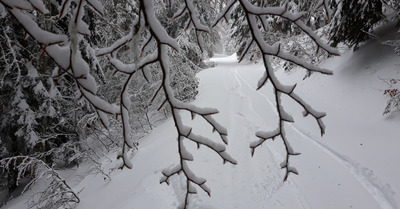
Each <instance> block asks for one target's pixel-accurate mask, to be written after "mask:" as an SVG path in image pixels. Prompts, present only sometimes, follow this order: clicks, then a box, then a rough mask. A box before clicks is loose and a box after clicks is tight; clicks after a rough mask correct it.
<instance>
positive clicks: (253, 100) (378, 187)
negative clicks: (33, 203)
mask: <svg viewBox="0 0 400 209" xmlns="http://www.w3.org/2000/svg"><path fill="white" fill-rule="evenodd" d="M377 47H380V46H377V45H373V44H371V45H367V46H365V47H363V48H361V49H360V50H359V51H357V52H356V53H353V52H351V51H347V52H345V53H344V54H343V55H342V56H341V57H335V58H331V59H329V60H327V61H325V62H324V63H323V64H322V66H323V67H326V68H329V69H331V70H333V71H334V75H333V76H323V75H318V74H313V75H312V76H311V77H310V78H308V79H306V80H304V81H303V80H302V78H303V77H304V74H305V72H304V71H303V70H301V69H298V70H295V71H293V72H291V73H289V74H287V73H284V72H279V73H278V74H279V77H280V78H282V81H283V82H284V83H295V82H298V83H299V85H298V87H297V88H296V93H298V94H299V95H301V96H302V97H303V98H304V100H306V101H307V102H308V103H309V104H311V105H312V106H313V107H314V108H315V109H317V110H320V111H325V112H326V113H327V116H326V117H325V118H324V122H325V124H326V126H327V129H326V135H325V136H324V137H322V138H321V137H320V136H319V130H318V126H317V124H316V122H315V120H312V119H311V118H307V117H306V118H303V117H302V116H301V108H300V107H298V106H297V105H296V104H294V103H293V102H290V101H289V100H287V101H286V100H285V105H287V111H288V112H290V113H292V114H293V115H294V116H295V119H296V121H297V122H296V123H295V124H287V125H286V126H285V127H286V130H287V131H286V132H287V135H288V138H289V140H290V142H291V145H292V147H293V148H294V150H295V151H296V152H301V153H302V154H301V155H300V156H296V157H293V158H291V159H292V165H293V166H295V167H296V168H297V170H298V171H299V173H300V175H299V176H296V175H290V176H289V179H288V181H287V182H282V180H283V175H284V173H283V171H282V170H281V169H280V167H279V164H280V162H281V161H282V160H283V155H282V154H281V153H283V152H282V149H283V146H282V144H281V142H280V141H279V140H275V141H269V142H267V143H265V144H264V145H263V146H262V147H261V148H258V149H257V150H256V152H255V155H254V157H251V154H250V149H249V144H250V142H252V141H255V140H257V138H256V137H255V132H256V131H268V130H271V129H274V128H275V127H276V125H277V121H276V120H277V116H276V113H275V112H274V111H272V110H273V108H271V107H272V106H271V105H273V104H274V101H273V96H272V94H271V92H270V89H269V88H268V85H267V86H266V87H264V88H263V89H261V90H259V91H255V87H256V84H257V81H258V79H259V78H260V76H261V75H262V73H263V67H262V65H260V64H249V63H245V64H237V63H236V57H234V56H230V57H216V58H214V59H213V61H214V62H216V63H217V66H216V67H215V68H211V69H208V70H204V71H202V72H200V73H199V74H198V77H199V79H200V86H199V95H198V96H197V99H196V101H194V104H196V105H198V106H201V107H215V108H217V109H219V110H220V113H219V114H218V115H216V117H215V118H216V120H217V121H218V122H220V123H221V124H222V125H224V126H225V127H226V128H227V129H228V134H229V135H228V139H229V145H228V148H227V149H228V152H229V153H230V154H231V155H232V156H233V157H234V158H235V159H236V160H237V161H238V165H236V166H234V165H230V164H225V165H224V164H222V162H221V160H220V158H219V157H218V156H217V155H216V154H215V153H213V152H211V151H209V150H207V149H205V148H200V149H199V150H198V149H197V148H196V145H195V144H190V143H188V147H189V150H191V151H192V153H193V155H194V158H195V160H194V162H192V163H191V164H190V166H191V168H192V170H193V171H195V172H196V174H197V175H198V176H200V177H204V178H206V179H207V185H208V187H210V188H211V197H208V196H207V194H205V193H204V192H202V191H201V190H200V189H198V195H193V196H191V198H192V199H191V204H190V205H191V208H196V209H202V208H208V209H213V208H215V209H233V208H237V209H247V208H252V209H257V208H259V209H261V208H273V209H280V208H282V209H284V208H285V209H297V208H315V209H321V208H324V209H329V208H332V209H342V208H359V209H377V208H382V209H396V208H399V207H400V179H399V176H400V168H399V167H398V165H399V163H398V161H399V160H400V152H399V151H398V149H399V148H400V128H399V127H400V126H399V124H400V114H398V113H397V114H396V113H394V114H391V115H390V116H383V115H382V112H383V109H384V107H385V104H386V103H385V98H384V96H383V92H382V90H383V89H385V88H387V85H386V84H385V83H384V82H383V81H382V80H380V79H379V77H381V78H391V77H396V76H397V78H400V65H399V64H400V59H399V58H398V57H395V56H394V55H392V54H391V53H390V52H389V51H388V49H386V48H382V52H385V53H388V54H385V56H382V57H378V58H376V56H377V54H376V50H377ZM389 50H390V49H389ZM379 54H383V53H379ZM372 58H376V59H375V60H372ZM378 76H379V77H378ZM185 118H187V119H186V121H187V123H189V124H191V125H193V126H194V130H193V131H194V132H195V133H200V132H201V133H202V134H206V135H208V136H209V137H211V138H213V139H215V140H218V137H216V136H215V135H213V134H212V132H211V127H209V126H207V124H205V123H204V122H201V121H200V120H196V119H195V120H194V121H190V116H189V115H185ZM111 157H112V158H113V157H115V156H111ZM113 159H115V158H113ZM177 161H178V154H177V147H176V133H175V129H174V128H173V122H172V121H171V120H167V121H166V122H165V123H163V124H161V125H160V126H158V127H157V128H156V129H155V130H154V131H153V132H152V133H151V134H150V135H148V136H147V137H145V138H144V139H143V140H142V141H141V143H140V150H139V152H138V153H137V154H136V155H135V156H134V157H133V158H132V162H133V165H134V167H133V169H131V170H128V169H124V170H122V171H120V170H115V171H114V172H112V173H111V174H110V176H111V178H112V180H111V181H106V180H104V178H103V176H101V175H96V176H93V175H92V176H87V177H86V178H84V179H83V180H82V181H80V182H79V183H77V184H76V185H75V186H74V190H75V191H77V192H78V191H80V192H79V196H80V198H81V203H80V204H79V205H78V207H77V208H79V209H89V208H96V209H111V208H113V209H132V208H135V209H158V208H160V209H161V208H162V209H169V208H171V209H172V208H176V207H177V206H178V203H180V202H181V200H182V199H183V190H184V188H182V186H183V185H184V184H183V183H181V179H180V178H179V177H173V178H172V181H171V184H170V185H169V186H168V185H166V184H159V180H160V178H161V176H162V174H161V170H162V169H164V168H167V167H169V166H172V165H173V164H174V163H177ZM114 167H116V165H115V163H114V164H113V163H111V164H108V165H107V166H106V169H110V168H114ZM70 179H71V182H72V180H73V177H70ZM28 195H29V194H27V195H24V196H23V197H22V198H16V199H15V200H13V201H11V202H10V203H9V204H7V205H6V206H4V207H3V208H7V209H9V208H10V209H11V208H13V209H16V208H26V206H25V205H24V202H25V201H26V197H27V196H28Z"/></svg>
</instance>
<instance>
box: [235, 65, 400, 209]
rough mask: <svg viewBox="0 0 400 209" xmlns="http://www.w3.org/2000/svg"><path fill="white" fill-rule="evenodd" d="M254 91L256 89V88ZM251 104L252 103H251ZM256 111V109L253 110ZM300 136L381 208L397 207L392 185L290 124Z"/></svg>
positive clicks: (241, 80) (297, 190)
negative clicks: (350, 178)
mask: <svg viewBox="0 0 400 209" xmlns="http://www.w3.org/2000/svg"><path fill="white" fill-rule="evenodd" d="M237 71H238V69H237V68H235V69H234V70H233V72H234V77H235V79H236V80H237V82H238V83H239V86H241V84H240V83H244V84H246V85H247V87H248V88H250V89H254V88H253V87H252V86H251V85H250V84H249V83H248V82H247V81H246V80H245V79H244V78H243V77H242V76H241V75H240V74H239V73H238V72H237ZM254 91H256V90H255V89H254ZM256 92H257V93H258V94H259V95H260V96H262V97H264V98H265V100H266V101H267V102H268V103H269V104H270V105H271V107H273V108H275V105H274V103H273V102H272V101H271V100H270V99H269V98H268V97H267V96H265V95H264V94H262V93H260V92H258V91H256ZM250 106H251V105H250ZM253 111H254V110H253ZM288 125H289V127H291V128H292V129H293V130H294V131H295V132H296V133H297V134H298V135H299V136H301V137H300V138H301V139H304V140H305V141H306V142H308V143H312V144H314V145H315V146H316V147H318V148H319V149H320V150H322V151H323V152H324V153H326V154H327V155H329V156H330V157H332V158H333V159H335V160H336V161H337V162H338V163H340V164H341V165H342V166H343V167H344V168H345V169H346V170H347V171H348V172H349V173H350V174H352V175H353V176H354V178H355V179H356V180H357V181H358V182H359V183H360V184H361V185H362V186H363V187H364V188H365V189H366V190H367V191H368V193H369V194H370V195H371V196H372V197H373V198H374V199H375V201H376V202H377V203H378V205H379V206H380V208H381V209H396V208H397V207H396V202H395V201H394V200H392V198H391V197H390V196H392V194H393V193H394V192H393V191H391V190H390V187H388V186H385V185H384V183H383V182H381V181H380V180H379V179H378V178H377V177H375V176H374V174H372V173H370V172H368V171H369V169H368V168H365V167H363V166H362V165H360V164H359V163H357V162H355V161H353V160H351V159H349V158H348V157H345V156H343V155H341V154H339V153H338V152H336V151H335V150H333V149H332V148H330V147H328V146H327V145H325V144H324V143H322V142H321V141H320V140H319V139H317V138H315V137H313V136H311V135H310V134H307V133H306V132H305V131H303V130H302V129H301V128H299V127H297V126H296V125H295V124H290V123H289V124H288ZM289 185H291V187H292V188H293V190H294V191H295V193H296V195H298V199H299V202H300V203H301V205H302V207H303V208H311V206H310V204H309V203H308V202H307V200H306V199H305V197H304V196H303V195H301V190H300V188H299V187H298V186H296V184H295V182H294V181H292V180H290V179H289Z"/></svg>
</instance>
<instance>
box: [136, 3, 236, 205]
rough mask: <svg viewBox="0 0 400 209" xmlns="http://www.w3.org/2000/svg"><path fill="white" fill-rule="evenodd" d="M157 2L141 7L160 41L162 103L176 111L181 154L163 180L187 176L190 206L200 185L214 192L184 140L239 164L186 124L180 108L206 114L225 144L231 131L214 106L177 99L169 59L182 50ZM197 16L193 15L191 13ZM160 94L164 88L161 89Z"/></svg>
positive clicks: (203, 115) (215, 144)
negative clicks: (196, 170) (160, 17)
mask: <svg viewBox="0 0 400 209" xmlns="http://www.w3.org/2000/svg"><path fill="white" fill-rule="evenodd" d="M185 3H186V7H185V10H188V11H193V6H192V5H191V2H189V1H185ZM153 4H154V3H153V1H147V0H142V1H141V7H140V10H141V12H142V14H143V18H144V20H145V23H146V26H147V27H148V30H149V32H150V34H151V39H153V40H154V41H155V43H156V52H157V62H158V64H159V66H160V69H161V71H162V76H163V77H162V84H161V85H162V91H163V92H164V97H165V102H164V103H163V104H162V105H161V106H160V107H163V106H166V105H168V106H169V108H170V109H171V112H172V118H173V121H174V124H175V128H176V131H177V134H178V137H177V138H178V153H179V157H180V160H179V165H177V166H175V167H174V168H173V169H165V170H164V171H163V172H162V173H163V175H164V177H163V178H161V180H160V183H164V182H165V183H167V184H168V183H169V182H168V181H169V178H170V177H171V176H173V175H180V174H181V175H184V177H185V178H186V193H185V202H184V205H183V206H182V207H183V208H187V207H188V204H189V195H190V194H196V188H195V186H196V185H197V186H198V187H200V188H201V189H202V190H203V191H204V192H206V193H207V194H208V195H211V191H210V189H209V188H208V187H207V186H206V185H205V183H206V180H205V179H203V178H199V177H197V176H196V175H195V174H194V173H193V172H192V171H191V169H190V168H189V166H188V164H187V161H193V160H194V158H193V156H192V154H191V153H190V152H189V151H188V150H186V148H185V145H184V140H189V141H192V142H194V143H196V144H197V145H198V147H200V145H203V146H205V147H207V148H209V149H211V150H213V151H214V152H215V153H217V154H218V155H219V156H220V157H221V159H222V160H223V162H229V163H231V164H236V161H235V160H234V159H233V158H232V157H231V156H230V155H229V154H228V153H226V151H225V146H224V145H222V144H218V143H216V142H214V141H212V140H211V139H208V138H206V137H203V136H199V135H195V134H194V133H192V128H190V127H187V126H185V125H184V124H183V121H182V118H181V114H180V111H188V112H190V114H191V115H192V119H193V118H194V117H195V116H196V115H199V116H200V117H202V118H203V119H204V120H205V121H206V122H207V123H208V124H209V125H210V126H211V127H212V128H213V130H214V131H216V132H217V133H218V134H219V135H220V137H221V140H222V141H223V142H224V143H227V138H226V136H227V131H226V129H225V128H224V127H222V126H221V125H220V124H219V123H217V122H216V121H215V120H214V119H213V118H212V115H214V114H216V113H218V111H217V110H216V109H213V108H199V107H196V106H194V105H189V104H186V103H183V102H181V101H179V100H177V99H176V98H175V97H174V92H173V90H172V88H171V86H170V70H169V63H168V62H169V59H168V53H169V52H168V50H169V48H172V49H173V50H176V51H178V49H179V46H178V44H177V43H176V42H175V40H173V39H172V38H171V37H170V36H169V35H168V34H167V32H166V31H165V29H164V28H163V27H162V26H161V24H160V22H159V21H158V20H157V19H156V17H155V15H154V5H153ZM191 17H192V18H194V17H193V16H191ZM192 21H193V24H194V25H196V24H197V23H196V22H197V21H198V20H195V19H192ZM157 92H158V93H159V92H161V91H157Z"/></svg>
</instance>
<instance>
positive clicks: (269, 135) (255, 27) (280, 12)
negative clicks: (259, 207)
mask: <svg viewBox="0 0 400 209" xmlns="http://www.w3.org/2000/svg"><path fill="white" fill-rule="evenodd" d="M324 2H325V1H324ZM237 3H238V4H239V5H240V6H241V7H242V9H243V11H244V13H245V16H246V20H247V22H248V25H249V28H250V34H251V37H250V40H249V41H248V43H249V44H248V45H247V47H246V48H245V51H244V53H243V55H242V57H241V58H240V61H241V60H242V59H243V57H244V56H245V55H246V54H248V52H249V49H250V48H251V47H252V46H253V45H256V46H257V47H258V49H259V50H260V51H261V53H262V59H263V63H264V68H265V72H264V75H263V77H262V78H261V79H260V80H259V82H258V85H257V90H258V89H260V88H262V87H263V86H264V85H265V84H266V83H267V82H268V81H269V82H270V83H271V84H272V88H273V91H274V95H275V108H276V112H277V114H278V127H277V129H275V130H274V131H270V132H261V131H260V132H257V133H256V136H257V137H258V138H259V140H257V141H255V142H253V143H251V144H250V149H251V155H252V156H253V155H254V152H255V149H256V148H257V147H259V146H261V145H262V144H263V143H264V142H265V141H267V140H269V139H271V140H274V139H276V138H279V139H281V140H282V142H283V145H284V147H285V152H286V154H285V156H286V157H285V160H284V162H282V163H281V168H282V169H284V170H285V175H284V179H283V180H284V181H286V180H287V178H288V176H289V174H290V173H294V174H298V171H297V170H296V169H295V168H294V167H292V166H291V165H290V162H289V159H290V156H295V155H299V154H300V153H297V152H294V151H293V148H292V147H291V146H290V144H289V141H288V139H287V136H286V133H285V127H284V124H285V123H293V122H294V119H293V117H292V116H291V115H289V114H288V113H287V112H286V111H285V109H284V108H283V105H282V95H287V96H289V98H291V99H292V100H293V101H295V102H296V103H297V104H299V105H300V106H301V107H303V109H304V112H303V115H304V117H305V116H308V115H311V117H313V118H314V119H315V120H316V121H317V124H318V126H319V128H320V131H321V136H322V135H323V134H324V133H325V125H324V124H323V121H322V118H323V117H324V116H325V113H321V112H318V111H316V110H314V109H313V108H312V107H311V106H310V105H308V104H307V103H306V102H305V101H304V100H303V99H302V98H301V97H299V96H298V95H297V94H296V93H295V92H294V90H295V88H296V85H294V86H285V85H283V84H281V82H280V81H279V79H278V78H277V77H276V75H275V72H274V68H273V67H272V65H271V61H270V58H269V57H270V56H274V57H278V58H281V59H283V60H286V61H289V62H292V63H294V64H296V65H298V66H300V67H302V68H304V69H306V71H307V72H308V73H310V72H317V73H321V74H326V75H331V74H332V72H331V71H329V70H327V69H322V68H319V67H317V66H315V65H313V64H310V63H308V62H305V61H304V60H301V59H300V58H298V57H296V56H294V55H291V54H290V53H286V52H284V51H283V50H281V45H280V44H274V45H269V44H268V43H266V42H265V41H264V39H263V35H262V34H261V30H262V29H263V27H262V25H260V24H262V23H263V20H264V19H265V18H267V16H272V17H274V18H276V17H280V18H283V19H286V20H288V21H290V22H292V23H293V24H294V25H296V26H297V27H299V28H300V29H301V30H302V31H303V32H304V33H305V34H306V35H307V36H308V37H310V38H311V39H312V41H313V42H314V43H315V44H316V45H317V46H318V48H322V49H323V50H325V51H327V52H328V53H329V54H332V55H339V52H338V51H337V50H336V49H333V48H331V47H329V46H328V45H327V44H326V43H324V42H323V41H322V40H321V39H320V38H319V37H318V36H317V35H316V34H315V33H314V32H313V31H312V30H311V29H310V28H309V27H307V26H306V25H305V24H304V23H303V22H302V21H301V20H300V19H301V17H302V16H303V13H298V14H293V13H291V12H289V11H288V10H287V7H288V5H287V4H286V5H284V6H282V7H264V6H262V7H258V6H255V5H253V4H251V3H250V2H249V1H248V0H231V1H230V2H229V3H227V5H226V7H225V9H224V10H223V11H222V12H221V13H220V14H219V15H218V16H217V18H216V20H215V23H214V24H213V27H214V26H215V25H216V24H218V22H219V21H220V20H222V19H223V18H225V17H226V16H228V15H229V14H230V10H231V8H233V7H234V5H235V4H237ZM225 19H226V18H225ZM260 20H261V21H260Z"/></svg>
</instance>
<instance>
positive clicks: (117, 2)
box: [0, 0, 400, 208]
mask: <svg viewBox="0 0 400 209" xmlns="http://www.w3.org/2000/svg"><path fill="white" fill-rule="evenodd" d="M399 11H400V3H399V1H397V0H366V1H353V0H342V1H337V0H308V1H302V0H210V1H201V0H19V1H15V0H0V27H1V29H0V182H1V184H0V190H7V191H8V194H9V195H10V196H11V195H12V194H13V192H14V191H15V190H16V189H17V188H19V187H24V188H25V189H29V188H30V186H32V185H34V184H35V183H38V182H40V181H48V182H49V184H48V185H49V187H48V188H47V189H46V190H45V191H44V192H42V193H38V194H37V197H34V198H32V201H31V202H30V206H31V207H32V208H35V207H37V208H49V207H50V206H49V204H51V207H50V208H62V207H66V208H69V207H72V206H73V205H74V204H76V203H79V197H78V195H77V194H76V193H74V192H73V191H72V190H71V188H70V187H69V186H68V184H67V183H66V182H65V181H64V180H63V179H62V178H61V177H60V176H59V175H58V174H57V168H66V167H71V166H76V165H79V164H80V163H82V162H90V163H92V164H93V165H96V164H99V162H98V160H99V159H100V157H101V156H104V155H107V153H109V152H110V151H115V150H116V149H119V150H120V151H119V152H120V154H119V157H118V158H119V161H120V163H121V165H120V166H121V168H124V167H127V168H131V167H132V164H131V162H130V160H129V158H130V157H131V156H133V155H134V154H135V153H136V152H137V151H138V141H139V139H140V138H141V137H143V136H145V135H146V134H147V133H149V132H150V131H152V129H153V128H154V127H155V126H156V125H157V124H158V123H159V122H160V121H163V120H164V119H166V118H173V121H174V123H175V128H176V132H177V141H175V142H176V143H177V147H178V150H179V157H180V160H179V162H180V164H178V165H176V166H175V167H172V168H169V169H165V170H163V172H162V174H163V175H164V176H163V177H162V179H161V182H166V183H168V181H169V178H170V177H171V176H173V175H183V176H184V177H185V179H186V198H185V202H184V203H182V208H186V207H187V205H189V204H190V201H189V196H190V195H192V194H195V193H196V187H197V188H199V189H202V190H204V191H205V192H207V193H208V194H210V188H208V187H207V186H206V184H205V179H203V178H200V177H197V176H196V175H195V174H194V173H193V172H192V171H191V170H190V168H189V166H188V165H187V161H193V160H194V158H193V156H192V154H191V153H189V152H188V151H187V150H186V149H185V145H184V143H183V141H184V140H189V141H192V142H194V143H196V144H197V145H198V146H204V147H206V148H208V149H211V150H212V151H214V152H215V153H216V154H217V155H219V156H220V158H221V159H222V160H223V162H224V163H225V162H227V163H231V164H236V160H235V159H233V158H232V157H231V156H230V155H229V154H228V153H227V152H226V151H225V146H227V144H228V141H227V140H228V138H227V135H228V133H227V131H226V129H225V128H224V127H223V126H221V125H220V124H219V123H218V121H216V120H215V119H214V118H213V115H214V114H217V113H218V110H216V109H213V108H199V107H196V106H194V105H191V104H188V103H187V102H189V101H192V100H194V99H195V97H196V94H197V87H198V83H199V81H198V80H197V78H196V73H197V72H199V71H201V70H202V69H205V68H208V67H212V63H208V62H205V60H206V59H208V58H210V57H212V56H213V55H214V54H215V53H218V54H221V53H226V54H232V53H236V54H237V56H238V61H239V62H240V61H242V60H251V61H255V62H262V63H263V64H264V67H265V74H264V76H263V77H261V78H260V81H259V83H258V88H262V87H263V86H264V85H265V84H266V83H270V84H271V85H272V88H273V91H274V93H275V102H276V112H278V115H279V124H277V127H276V129H275V130H274V131H272V132H257V133H255V134H256V136H257V137H258V138H259V140H258V141H257V142H255V143H253V144H251V145H250V149H251V151H252V153H254V151H255V150H256V148H257V147H258V146H260V145H261V144H263V143H264V142H265V141H266V140H268V139H275V138H277V139H279V140H282V142H283V143H284V145H285V148H286V159H285V162H283V163H282V164H281V166H282V169H284V170H285V173H286V175H285V178H284V179H283V180H286V179H287V177H288V175H289V174H291V173H294V174H297V170H296V169H295V168H294V167H293V166H292V164H291V162H290V158H291V157H292V156H294V155H297V154H298V153H296V152H295V151H294V149H293V148H292V147H291V146H290V145H289V142H288V141H287V139H286V135H285V128H284V123H286V122H294V121H293V118H292V117H291V116H290V115H289V114H288V113H287V112H286V111H285V108H284V106H283V105H282V103H281V97H282V96H288V97H289V98H290V99H292V100H293V101H294V102H296V103H298V104H299V105H300V106H301V107H302V108H303V109H304V116H311V117H313V118H314V119H315V120H316V122H317V124H318V126H319V128H320V130H321V135H323V134H324V129H325V126H324V124H323V117H324V116H325V114H324V113H323V112H319V111H317V110H315V109H313V108H312V106H311V105H309V104H307V103H306V101H304V100H303V99H302V98H300V97H299V96H298V95H297V94H296V93H295V88H296V85H294V86H285V85H283V84H281V82H280V81H279V79H278V78H277V77H276V76H275V72H274V70H275V68H276V67H274V66H276V65H275V64H276V63H274V62H275V60H276V59H278V60H285V61H286V62H285V64H284V65H283V66H280V67H282V68H284V69H285V70H288V71H289V70H291V69H292V68H293V67H295V66H300V67H302V68H305V69H306V70H307V71H308V75H311V74H312V73H322V74H327V75H329V74H331V71H329V70H326V69H321V68H319V67H318V66H317V64H318V62H319V61H320V60H322V59H324V58H327V57H328V56H332V55H339V53H338V50H336V49H335V48H333V47H336V46H338V44H346V45H347V46H349V47H351V48H353V49H354V50H357V49H358V48H359V47H360V46H362V44H363V43H364V42H365V41H366V40H368V39H370V38H374V36H373V34H374V29H375V28H376V27H377V26H379V25H380V24H385V23H388V22H394V23H395V22H396V21H398V17H399V15H400V14H399ZM399 32H400V31H399ZM299 36H305V37H307V40H308V41H306V42H304V41H302V42H299V41H298V37H299ZM326 40H328V41H326ZM288 43H290V44H288ZM384 44H387V45H390V46H393V48H394V50H395V51H396V52H397V54H399V55H400V40H391V41H388V42H385V43H384ZM399 101H400V95H399V94H398V93H396V94H394V95H393V96H392V97H391V102H389V103H388V107H387V109H388V111H389V112H390V109H391V108H394V107H397V106H399V105H398V104H399ZM181 112H190V114H191V115H192V117H195V116H197V117H200V118H202V119H204V120H205V121H206V122H207V123H208V124H209V125H210V126H211V127H212V129H213V130H214V131H215V132H216V133H218V134H219V135H220V138H221V141H220V142H214V141H212V140H210V139H207V138H205V137H203V136H199V135H195V134H193V133H192V132H191V127H187V126H186V125H185V124H183V123H182V119H181ZM94 168H97V167H96V166H94ZM97 169H98V171H97V172H102V171H101V169H99V168H97ZM26 182H29V183H26ZM0 206H1V205H0Z"/></svg>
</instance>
